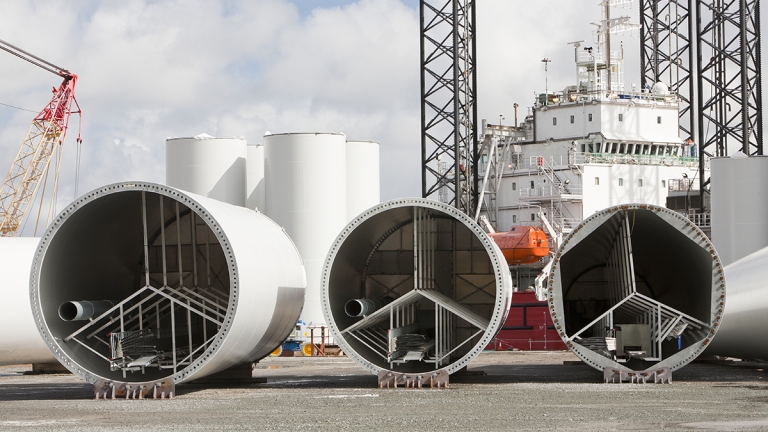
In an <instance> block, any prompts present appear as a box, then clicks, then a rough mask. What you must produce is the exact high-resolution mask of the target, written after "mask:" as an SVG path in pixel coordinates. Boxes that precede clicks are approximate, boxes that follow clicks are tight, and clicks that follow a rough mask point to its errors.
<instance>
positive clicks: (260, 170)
mask: <svg viewBox="0 0 768 432" xmlns="http://www.w3.org/2000/svg"><path fill="white" fill-rule="evenodd" d="M246 167H247V173H246V190H245V191H246V197H245V206H246V207H248V208H249V209H251V210H259V211H260V212H262V213H266V197H265V194H266V192H267V189H266V182H265V180H264V146H263V145H261V144H258V145H250V144H249V145H248V161H247V163H246Z"/></svg>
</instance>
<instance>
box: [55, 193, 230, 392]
mask: <svg viewBox="0 0 768 432" xmlns="http://www.w3.org/2000/svg"><path fill="white" fill-rule="evenodd" d="M150 198H154V199H157V200H159V202H158V203H155V205H156V207H155V208H157V209H159V215H158V216H159V220H156V221H154V222H153V221H151V220H150V219H149V217H148V214H149V212H148V210H147V208H148V206H149V204H150V202H148V201H149V199H150ZM169 201H171V202H169ZM140 210H141V218H142V224H143V259H142V262H141V278H140V279H141V280H140V283H142V285H143V286H141V287H140V288H138V290H137V291H135V292H134V293H132V294H131V295H129V296H128V297H127V298H125V299H124V300H122V301H120V302H119V303H116V304H114V305H113V307H111V308H110V309H109V310H107V311H106V312H104V313H102V314H101V315H99V316H98V317H94V319H92V320H90V321H88V322H87V323H85V324H84V325H83V326H81V327H80V328H78V329H77V330H76V331H74V332H73V333H71V334H70V335H69V336H67V337H66V338H64V342H65V343H70V342H76V343H77V344H79V345H81V346H83V347H85V348H86V349H88V350H90V351H91V352H93V353H94V354H95V355H96V356H97V357H99V358H101V359H102V360H104V361H105V362H108V363H109V365H110V369H111V370H112V371H121V372H122V374H123V378H125V377H126V372H135V371H141V373H142V374H143V373H145V370H146V369H147V368H152V367H154V368H158V369H167V370H172V371H173V373H174V374H175V373H176V372H178V371H179V370H180V369H183V368H184V367H186V366H188V365H190V364H192V362H193V361H195V360H196V359H198V358H199V357H200V356H201V355H202V354H203V353H204V352H205V350H206V349H207V348H208V347H209V346H210V345H211V344H212V343H213V340H214V339H215V338H216V336H217V335H218V332H219V330H220V329H221V327H222V325H223V324H224V321H225V319H226V314H227V307H228V304H229V293H227V292H226V289H227V288H226V287H227V285H228V283H227V281H226V280H222V278H224V279H226V277H227V276H226V274H223V273H224V272H226V263H224V262H216V261H221V260H218V259H216V256H217V255H221V253H220V248H221V246H220V244H219V243H218V240H216V239H215V235H214V234H213V233H212V231H211V229H210V227H209V226H208V225H207V224H206V223H205V221H204V220H202V219H201V218H200V217H197V215H196V214H195V213H194V212H192V211H191V210H190V209H189V208H187V207H186V206H183V205H180V204H179V202H178V201H173V200H168V199H167V198H166V199H165V200H164V197H163V196H162V195H160V196H158V195H149V196H148V195H147V194H146V193H145V192H142V197H141V209H140ZM137 240H138V239H137ZM174 267H175V268H174Z"/></svg>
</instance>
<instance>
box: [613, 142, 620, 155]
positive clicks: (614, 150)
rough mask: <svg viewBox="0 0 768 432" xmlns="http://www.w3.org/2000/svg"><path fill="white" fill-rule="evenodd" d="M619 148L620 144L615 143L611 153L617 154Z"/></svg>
mask: <svg viewBox="0 0 768 432" xmlns="http://www.w3.org/2000/svg"><path fill="white" fill-rule="evenodd" d="M618 146H619V143H613V146H612V147H611V153H614V154H616V148H617V147H618Z"/></svg>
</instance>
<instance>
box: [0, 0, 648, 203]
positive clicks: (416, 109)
mask: <svg viewBox="0 0 768 432" xmlns="http://www.w3.org/2000/svg"><path fill="white" fill-rule="evenodd" d="M297 1H302V0H297ZM340 3H343V1H341V0H323V1H315V2H314V3H313V4H312V9H311V13H310V12H308V10H309V9H308V7H303V8H302V9H301V13H300V10H299V9H297V7H296V6H295V5H294V4H292V3H290V2H289V1H288V0H258V1H245V0H243V1H233V0H218V1H215V0H165V1H155V0H124V1H120V2H109V1H97V0H91V1H85V2H56V1H33V0H0V10H2V11H3V13H2V14H0V39H4V40H8V41H10V42H12V43H15V44H17V45H19V46H21V47H23V48H25V49H27V50H29V51H31V52H33V53H35V54H37V55H40V56H41V57H43V58H45V59H48V60H50V61H52V62H53V63H57V64H60V65H61V66H63V67H67V68H70V69H71V70H72V71H74V72H76V73H78V74H79V76H80V81H79V82H78V98H79V101H80V103H81V105H82V107H83V111H84V120H83V139H84V140H85V143H84V145H83V156H82V161H81V182H80V192H84V191H86V190H89V189H93V188H95V187H98V186H101V185H104V184H106V183H110V182H116V181H124V180H149V181H159V182H162V181H163V180H164V177H165V176H164V163H165V161H164V157H165V152H164V141H165V138H166V137H169V136H191V135H195V134H198V133H201V132H207V133H210V134H212V135H223V136H245V137H246V138H247V139H248V140H249V141H251V142H260V141H261V139H262V135H263V133H264V132H265V131H267V130H269V131H272V132H286V131H331V132H333V131H343V132H345V133H346V134H347V136H348V137H350V138H354V139H373V140H378V141H380V142H381V162H382V165H381V168H382V197H383V198H385V199H390V198H396V197H400V196H406V195H410V196H413V195H418V194H419V193H420V176H421V174H420V142H421V140H420V130H419V128H420V101H419V82H420V77H419V21H418V20H419V16H418V11H417V10H415V9H413V8H412V7H409V6H406V5H405V4H404V3H403V2H402V1H401V0H359V1H357V2H354V1H353V0H349V1H348V2H347V3H349V4H347V5H343V6H338V5H339V4H340ZM596 3H597V2H596V1H594V2H592V1H588V2H585V1H573V0H548V1H546V2H527V1H526V2H524V1H519V0H518V1H510V0H484V1H482V2H478V18H477V19H478V36H477V37H478V50H479V53H478V74H479V75H478V78H479V80H478V81H479V84H478V88H479V99H478V100H479V106H480V109H479V117H480V118H488V119H489V121H491V122H493V121H494V119H498V115H499V114H503V115H504V116H505V117H506V119H507V120H506V122H507V123H511V122H512V121H513V120H512V118H513V113H512V104H513V103H515V102H517V103H519V104H520V106H521V107H522V108H521V112H520V119H521V120H522V118H523V117H524V115H525V109H524V108H525V107H527V106H529V105H531V103H532V99H533V98H532V96H533V92H534V91H543V88H544V72H543V68H542V65H541V59H542V58H543V57H549V58H551V59H552V60H553V62H552V63H551V65H550V73H549V82H550V88H551V89H562V88H563V87H564V86H566V85H569V84H571V83H572V81H573V78H572V76H573V73H574V70H573V66H572V58H573V51H572V49H571V48H570V47H569V46H568V45H566V42H569V41H573V40H579V39H586V40H587V41H588V43H589V42H591V35H592V33H591V32H592V29H593V26H591V25H590V24H589V23H590V22H594V21H597V20H598V19H599V10H598V8H597V6H596ZM407 4H408V5H413V4H415V2H414V1H413V0H407ZM323 5H333V7H322V6H323ZM624 13H626V14H629V15H631V16H634V17H635V22H637V5H636V3H635V5H633V6H632V7H631V9H626V11H624ZM302 14H304V15H302ZM623 39H624V40H625V51H626V56H627V58H628V59H629V60H628V65H627V66H628V70H629V71H628V73H627V78H626V82H627V83H628V84H630V83H632V82H636V81H638V77H639V71H637V64H638V63H639V62H638V52H639V49H638V44H639V36H638V34H637V32H636V33H635V34H634V35H630V36H625V37H623ZM0 76H2V78H3V79H2V80H0V102H2V103H7V104H11V105H16V106H21V107H25V108H32V109H35V110H37V109H40V108H41V107H42V106H43V105H44V104H45V102H46V100H47V98H48V97H49V95H50V88H51V86H53V85H57V84H58V83H59V80H58V78H56V77H54V76H52V75H50V74H48V73H47V72H44V71H42V70H40V69H38V68H36V67H34V66H32V65H30V64H28V63H25V62H22V61H20V60H19V59H16V58H14V57H12V56H10V55H8V54H6V53H3V52H0ZM32 116H33V114H32V113H28V112H23V111H15V110H11V109H10V108H6V107H2V106H0V171H2V167H3V166H4V164H5V165H10V161H11V159H12V158H13V156H14V155H15V153H16V151H17V150H18V146H19V144H20V143H21V139H22V138H23V136H24V133H25V132H26V130H27V128H28V126H29V122H30V121H31V119H32ZM74 138H75V137H74V136H72V135H70V137H69V140H68V144H67V145H68V146H69V148H68V149H67V151H66V156H65V158H64V162H63V163H64V165H63V169H62V174H61V177H62V178H61V184H62V191H61V194H60V196H61V199H60V204H59V206H60V207H61V206H62V205H64V204H66V203H67V202H68V201H69V200H70V199H71V198H72V196H73V193H74V177H75V175H74V165H75V164H74V160H75V151H74V147H75V145H74ZM114 140H118V142H119V144H118V145H115V144H114Z"/></svg>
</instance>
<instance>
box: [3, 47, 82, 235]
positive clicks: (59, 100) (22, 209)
mask: <svg viewBox="0 0 768 432" xmlns="http://www.w3.org/2000/svg"><path fill="white" fill-rule="evenodd" d="M0 49H2V50H4V51H7V52H9V53H11V54H13V55H15V56H17V57H19V58H22V59H24V60H26V61H29V62H30V63H32V64H35V65H37V66H39V67H41V68H43V69H45V70H47V71H49V72H51V73H54V74H56V75H59V76H60V77H62V78H64V81H63V82H62V83H61V85H59V87H58V88H56V87H54V88H53V96H52V97H51V100H50V102H48V104H47V105H46V106H45V108H43V109H42V110H41V111H40V113H38V114H37V116H35V118H34V120H32V125H31V126H30V127H29V131H28V132H27V135H26V137H25V138H24V141H23V142H22V143H21V148H19V152H18V153H17V154H16V157H15V158H14V160H13V163H12V164H11V169H10V170H9V171H8V175H7V176H6V177H5V180H4V181H3V184H2V186H0V236H2V237H12V236H15V235H16V234H17V233H18V231H19V229H20V227H21V223H22V222H23V220H24V216H25V215H26V214H27V212H28V210H29V207H30V205H31V204H32V201H33V200H34V197H35V193H36V192H37V189H38V187H39V186H40V183H41V180H43V178H44V177H45V176H46V174H47V172H48V167H49V166H50V163H51V159H52V158H53V155H54V153H55V151H56V150H57V148H56V147H57V146H59V147H60V148H59V150H61V147H63V144H64V140H65V138H66V134H67V129H68V127H69V118H70V115H72V114H80V113H81V112H80V106H79V105H78V103H77V100H76V99H75V85H76V84H77V75H75V74H73V73H71V72H69V71H68V70H65V69H62V68H59V67H58V66H56V65H54V64H52V63H49V62H47V61H45V60H43V59H41V58H39V57H36V56H34V55H32V54H29V53H27V52H26V51H23V50H21V49H19V48H17V47H15V46H13V45H11V44H9V43H7V42H4V41H2V40H0ZM73 108H74V110H73ZM77 140H78V142H80V141H81V140H80V136H79V134H78V138H77Z"/></svg>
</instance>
